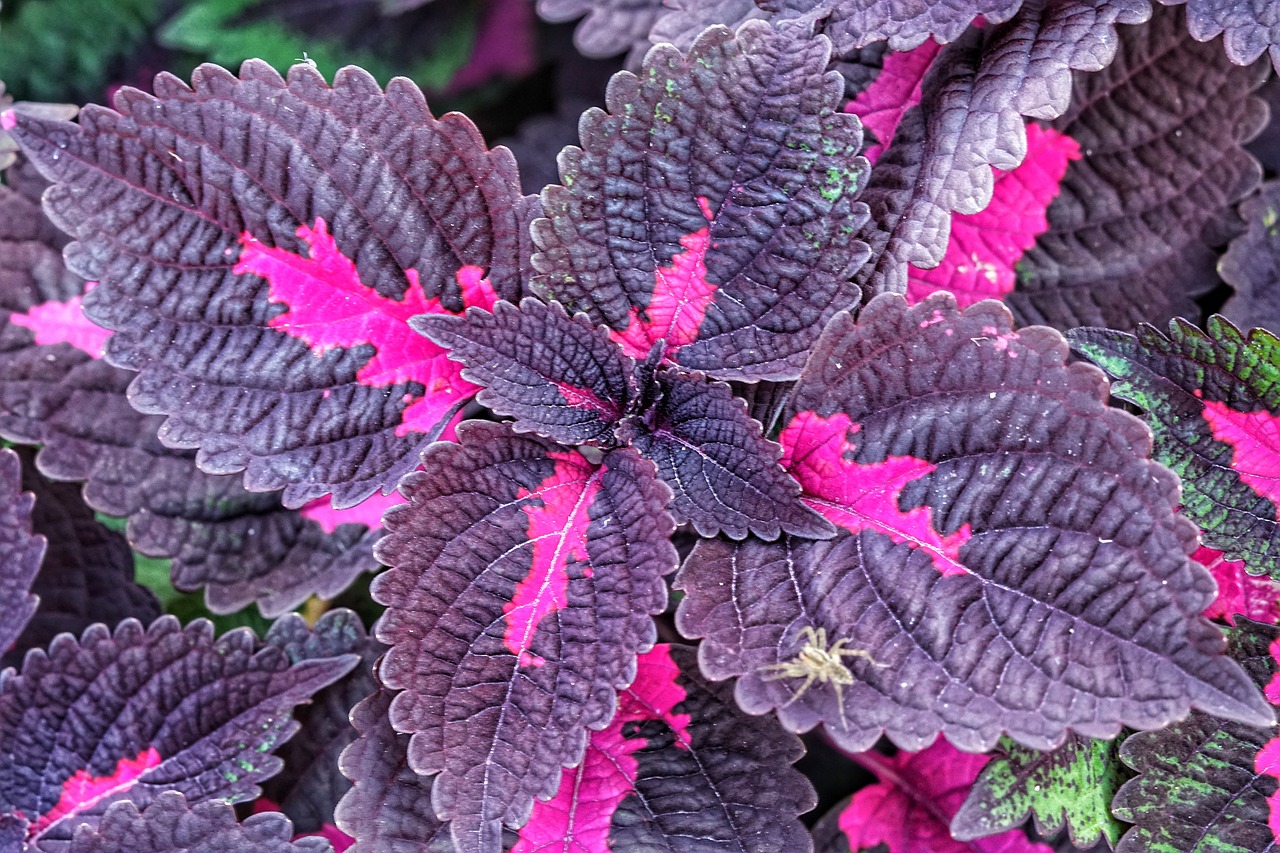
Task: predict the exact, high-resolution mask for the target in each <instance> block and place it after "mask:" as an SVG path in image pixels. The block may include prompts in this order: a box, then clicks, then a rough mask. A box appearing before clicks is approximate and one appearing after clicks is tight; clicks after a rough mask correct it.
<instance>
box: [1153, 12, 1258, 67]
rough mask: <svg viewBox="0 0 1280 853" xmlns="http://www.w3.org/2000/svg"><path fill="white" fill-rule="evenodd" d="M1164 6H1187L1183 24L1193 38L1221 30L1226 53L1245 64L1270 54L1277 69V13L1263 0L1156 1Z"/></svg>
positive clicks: (1211, 35)
mask: <svg viewBox="0 0 1280 853" xmlns="http://www.w3.org/2000/svg"><path fill="white" fill-rule="evenodd" d="M1160 2H1161V3H1164V4H1165V5H1166V6H1180V5H1182V4H1183V3H1185V4H1186V5H1187V27H1188V29H1189V30H1190V31H1191V35H1192V37H1194V38H1195V39H1196V40H1197V41H1209V40H1210V39H1213V38H1216V37H1217V36H1219V35H1221V34H1223V33H1225V34H1226V37H1225V38H1224V39H1223V41H1224V42H1226V48H1227V56H1228V57H1230V58H1231V61H1232V62H1234V63H1236V64H1237V65H1248V64H1249V63H1251V62H1253V61H1254V60H1256V59H1257V58H1258V57H1260V56H1262V54H1263V53H1264V52H1267V51H1269V52H1270V53H1271V61H1272V62H1273V63H1274V64H1275V67H1276V70H1277V71H1280V15H1277V14H1276V8H1275V6H1273V5H1271V4H1270V3H1268V2H1267V0H1160Z"/></svg>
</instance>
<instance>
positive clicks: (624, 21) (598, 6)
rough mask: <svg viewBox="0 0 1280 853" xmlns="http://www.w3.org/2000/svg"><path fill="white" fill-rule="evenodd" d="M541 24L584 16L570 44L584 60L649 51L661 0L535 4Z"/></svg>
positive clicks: (558, 0)
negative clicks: (650, 34)
mask: <svg viewBox="0 0 1280 853" xmlns="http://www.w3.org/2000/svg"><path fill="white" fill-rule="evenodd" d="M537 9H538V15H539V17H541V18H542V19H543V20H544V21H571V20H573V19H574V18H578V17H581V16H583V15H586V17H585V18H583V20H582V23H580V24H578V28H577V30H575V31H574V34H573V44H574V46H575V47H577V48H578V50H580V51H581V52H582V53H583V54H585V55H586V56H595V57H605V56H614V55H616V54H619V53H626V52H628V51H632V52H638V53H641V54H643V53H644V51H646V50H648V48H649V29H650V28H651V27H652V26H653V23H654V21H656V20H657V19H658V16H659V15H660V14H661V13H662V0H538V5H537Z"/></svg>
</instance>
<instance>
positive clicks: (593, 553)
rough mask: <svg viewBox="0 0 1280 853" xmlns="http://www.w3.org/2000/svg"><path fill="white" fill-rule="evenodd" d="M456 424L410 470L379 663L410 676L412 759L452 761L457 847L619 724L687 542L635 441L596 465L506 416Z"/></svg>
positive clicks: (393, 537) (514, 810) (551, 785)
mask: <svg viewBox="0 0 1280 853" xmlns="http://www.w3.org/2000/svg"><path fill="white" fill-rule="evenodd" d="M458 434H459V441H460V442H461V443H460V445H453V444H437V445H435V446H434V447H432V448H431V449H430V450H429V451H428V452H427V453H426V454H425V457H424V468H425V470H424V471H422V472H419V473H415V474H413V475H410V476H409V477H406V478H405V480H404V481H403V482H402V483H401V486H400V490H401V493H402V494H403V495H404V496H405V497H406V498H407V499H408V500H409V505H408V506H404V507H400V508H397V509H393V510H391V511H390V512H389V513H388V514H387V518H386V524H387V531H388V532H387V536H386V538H384V539H383V540H382V542H381V543H380V544H379V549H378V554H379V556H380V557H381V558H382V560H383V561H384V562H385V563H386V564H387V565H389V566H391V567H392V568H391V569H390V570H389V571H388V572H386V573H384V574H383V575H381V576H379V577H378V578H377V579H376V580H375V581H374V586H373V595H374V598H375V599H376V600H377V601H379V602H380V603H382V604H385V605H387V607H388V610H387V612H386V614H385V615H384V617H383V619H382V621H381V622H380V623H379V626H378V628H377V632H376V633H377V636H378V638H379V639H380V640H382V641H383V642H385V643H388V644H389V645H391V646H392V648H391V650H390V651H389V652H388V653H387V655H386V657H385V658H384V659H383V661H382V664H381V667H380V670H379V672H380V676H381V678H382V681H383V683H384V684H385V685H386V686H388V687H390V688H393V689H403V691H404V692H403V693H401V694H400V695H399V696H398V697H397V698H396V700H395V701H394V702H393V704H392V706H391V722H392V725H393V726H394V727H395V728H396V729H397V730H399V731H404V732H407V733H411V734H413V741H412V744H411V746H410V749H409V763H410V766H411V767H412V768H413V769H414V770H415V771H416V772H418V773H423V774H439V776H438V778H436V780H435V781H434V791H433V795H432V798H433V803H434V805H435V809H436V813H437V814H438V815H439V816H440V817H441V818H442V819H445V820H450V821H452V835H453V838H454V841H455V842H456V843H457V845H458V848H459V850H460V851H462V852H463V853H470V852H472V851H474V853H479V851H497V850H498V849H499V847H500V841H501V837H502V833H501V827H502V825H503V824H505V825H507V826H519V825H521V824H523V823H524V822H525V820H526V819H527V818H528V815H529V812H530V809H531V808H532V807H533V800H534V798H535V797H548V796H550V795H552V794H553V793H554V792H555V789H556V785H557V784H558V782H559V778H560V769H561V767H563V766H568V765H573V764H575V763H577V762H578V761H579V760H580V759H581V758H582V751H583V749H584V747H585V744H586V739H587V729H600V728H603V727H604V726H606V725H608V722H609V720H610V719H611V718H612V716H613V712H614V705H615V702H614V690H615V689H616V688H618V687H621V686H623V685H625V684H627V683H629V682H630V681H631V680H632V678H633V677H634V674H635V655H636V653H637V652H639V651H641V650H643V649H645V648H647V647H648V646H650V645H651V644H652V642H653V639H654V628H653V623H652V621H651V619H650V618H649V616H650V614H654V613H658V612H660V611H661V610H662V609H663V607H664V605H665V602H666V590H665V586H664V585H663V583H662V580H661V578H662V576H663V575H664V574H666V573H668V572H670V571H671V570H672V569H673V568H674V567H675V560H676V557H675V550H674V548H673V547H672V546H671V544H670V542H669V541H668V538H669V536H670V533H671V531H672V529H673V525H672V522H671V520H670V517H669V516H668V515H667V514H666V512H665V510H664V509H663V507H664V505H665V504H666V502H667V498H668V495H667V490H666V488H665V487H664V486H662V485H661V484H660V483H659V482H658V480H657V479H656V476H655V474H654V471H653V466H652V464H651V463H649V462H647V461H644V460H642V459H640V458H639V457H638V456H636V455H635V453H634V452H633V451H630V450H627V449H622V450H615V451H612V452H610V453H609V454H607V455H606V456H605V457H604V460H603V463H602V464H600V465H595V464H592V463H591V462H589V461H588V460H587V459H586V458H585V457H583V456H582V455H580V454H578V453H576V452H575V451H572V450H568V449H565V448H561V447H559V446H557V445H554V444H552V443H550V442H548V441H545V440H541V439H536V438H532V437H524V436H519V435H515V434H512V433H511V432H509V431H508V430H507V429H506V428H505V427H503V426H501V425H498V424H491V423H482V422H475V423H469V424H464V425H463V426H462V427H460V428H459V431H458Z"/></svg>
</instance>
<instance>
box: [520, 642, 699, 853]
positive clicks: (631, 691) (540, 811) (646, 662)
mask: <svg viewBox="0 0 1280 853" xmlns="http://www.w3.org/2000/svg"><path fill="white" fill-rule="evenodd" d="M679 674H680V669H679V667H677V666H676V664H675V661H673V660H672V659H671V647H670V646H668V645H665V644H663V645H657V646H654V647H653V649H652V650H650V651H649V652H647V653H645V654H643V655H641V656H640V657H639V658H638V659H637V661H636V680H635V682H634V683H633V684H632V685H631V686H630V687H628V688H626V689H624V690H620V691H618V712H617V714H616V715H615V716H614V718H613V722H612V723H610V724H609V727H608V728H606V729H604V730H603V731H599V732H593V733H592V735H591V740H590V741H589V742H588V744H587V751H586V754H585V755H584V756H583V759H582V763H581V764H579V765H578V766H577V767H573V768H569V769H566V770H565V771H564V773H563V775H562V776H561V778H560V787H559V789H558V790H557V791H556V795H555V797H553V798H552V799H550V800H548V801H546V802H541V801H535V802H534V804H533V812H532V814H531V815H530V816H529V822H528V823H526V824H525V825H524V827H523V828H522V829H521V830H520V840H519V841H518V842H517V843H516V846H515V847H513V848H512V850H511V853H553V851H554V853H603V851H608V850H609V849H610V848H609V828H610V826H611V825H612V823H613V815H614V813H615V812H616V811H617V810H618V806H619V805H620V804H621V803H622V801H623V800H624V799H626V797H627V795H628V794H630V793H631V792H632V791H634V790H635V784H636V775H637V772H638V770H639V762H637V761H636V759H635V757H634V753H636V752H637V751H639V750H640V749H642V748H643V747H644V746H645V743H646V742H645V740H644V738H638V737H630V738H629V737H625V736H624V735H623V730H624V728H625V727H626V726H627V724H628V723H636V722H644V721H647V720H664V721H666V723H667V724H668V725H669V726H670V727H671V730H672V731H673V732H674V733H675V745H676V747H677V748H678V749H686V750H687V749H689V747H690V745H691V744H692V742H693V741H692V738H691V737H690V735H689V715H688V714H677V713H676V712H675V709H676V706H678V705H679V704H680V703H681V702H683V701H684V700H685V698H686V693H685V690H684V688H683V687H681V686H680V685H679V684H678V683H677V682H676V677H677V676H678V675H679Z"/></svg>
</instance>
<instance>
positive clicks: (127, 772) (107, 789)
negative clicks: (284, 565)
mask: <svg viewBox="0 0 1280 853" xmlns="http://www.w3.org/2000/svg"><path fill="white" fill-rule="evenodd" d="M255 646H256V643H255V640H254V637H253V635H252V633H250V632H249V631H248V630H245V629H241V630H237V631H232V632H231V633H228V634H226V635H224V636H223V637H221V638H220V639H218V640H217V641H215V640H214V638H213V630H212V626H211V625H210V624H209V623H208V622H207V621H204V620H198V621H196V622H193V623H192V624H191V625H189V626H187V627H186V628H181V627H179V625H178V622H177V620H176V619H174V618H173V617H171V616H164V617H161V618H160V619H158V620H157V621H156V622H154V623H152V625H151V626H150V628H147V629H145V630H144V629H143V627H142V626H141V625H140V624H139V623H138V622H137V621H136V620H133V619H129V620H125V621H124V622H122V623H121V624H120V626H119V627H117V628H116V630H115V632H114V634H112V633H108V631H107V630H106V628H105V627H103V626H101V625H96V626H93V627H91V628H89V629H88V630H87V631H85V633H84V634H83V635H82V637H81V638H80V639H79V640H76V639H75V638H73V637H72V636H71V635H69V634H63V635H60V636H59V637H58V638H57V639H55V640H54V642H53V644H52V645H51V646H50V647H49V650H48V652H47V653H46V652H44V651H41V650H35V651H32V652H31V653H29V654H28V655H27V658H26V660H25V662H24V664H23V667H22V671H21V672H20V673H19V674H17V675H12V676H11V677H9V678H7V679H5V680H4V681H3V682H0V741H2V742H3V743H5V744H6V745H7V746H6V754H7V756H8V760H7V762H6V763H5V765H4V766H3V767H0V813H3V814H5V815H8V816H10V817H11V818H12V817H16V818H17V820H18V822H19V824H20V825H21V826H22V827H23V834H24V836H25V838H26V840H27V842H28V843H31V844H35V843H37V842H40V841H42V840H44V839H49V840H54V839H65V838H69V837H70V834H71V832H72V830H73V829H74V827H75V826H76V825H78V824H80V823H82V822H90V823H94V822H96V818H97V816H98V815H100V814H101V813H102V810H103V809H105V808H106V806H107V805H108V804H109V803H110V802H112V801H113V800H116V799H121V798H127V799H130V800H133V801H134V802H135V803H137V804H139V805H145V804H146V803H148V802H150V801H151V800H153V799H154V798H155V797H156V795H157V794H159V793H160V792H161V791H164V790H175V791H178V792H180V793H184V794H186V795H188V796H189V797H191V798H192V799H196V798H198V799H212V798H218V799H223V800H226V801H229V802H235V801H238V800H243V799H250V798H252V797H253V796H254V795H255V794H256V793H257V790H258V787H257V786H258V783H260V782H261V781H262V780H264V779H266V778H268V777H270V776H271V775H272V774H273V773H275V772H276V770H278V769H279V766H280V759H278V758H276V757H275V756H273V755H271V754H270V752H271V750H272V749H273V748H274V747H275V746H276V745H277V744H279V743H280V742H281V741H283V740H286V739H287V738H288V737H289V736H290V735H291V734H293V732H294V731H295V730H296V729H297V723H295V722H294V721H293V719H292V718H291V716H290V713H289V712H290V711H291V710H292V708H293V706H294V705H296V704H298V703H300V702H303V701H306V700H307V699H308V698H309V697H310V696H311V694H313V693H315V692H316V691H317V690H319V689H320V688H322V687H324V686H325V685H327V684H329V683H331V682H333V681H334V680H336V679H338V678H340V677H341V676H342V675H343V674H345V673H346V672H347V671H348V670H350V669H351V667H352V666H353V665H354V664H355V663H356V658H355V657H352V656H345V657H343V656H340V657H335V658H321V659H313V660H306V661H302V662H300V663H298V664H295V665H293V666H290V662H289V660H288V658H287V657H286V656H285V654H284V652H282V651H281V650H280V649H278V648H276V647H274V646H270V645H268V646H267V647H265V648H262V649H261V650H260V651H258V650H256V649H255Z"/></svg>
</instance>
